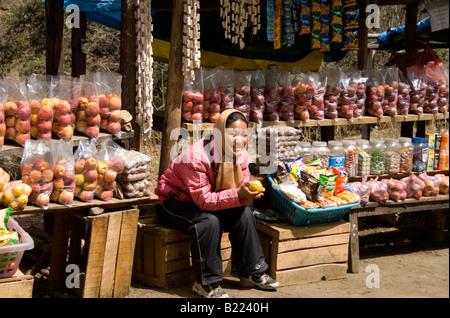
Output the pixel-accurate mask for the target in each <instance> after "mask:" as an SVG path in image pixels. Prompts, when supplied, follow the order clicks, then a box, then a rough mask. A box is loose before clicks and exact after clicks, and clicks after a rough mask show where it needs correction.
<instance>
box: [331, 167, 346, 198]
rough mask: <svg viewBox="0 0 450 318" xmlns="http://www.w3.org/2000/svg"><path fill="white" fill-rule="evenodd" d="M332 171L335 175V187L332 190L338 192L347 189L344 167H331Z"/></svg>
mask: <svg viewBox="0 0 450 318" xmlns="http://www.w3.org/2000/svg"><path fill="white" fill-rule="evenodd" d="M333 173H334V174H335V175H337V178H336V187H335V190H334V192H335V193H340V192H342V191H345V190H347V188H346V186H347V183H348V175H347V172H346V171H345V169H339V168H336V167H333Z"/></svg>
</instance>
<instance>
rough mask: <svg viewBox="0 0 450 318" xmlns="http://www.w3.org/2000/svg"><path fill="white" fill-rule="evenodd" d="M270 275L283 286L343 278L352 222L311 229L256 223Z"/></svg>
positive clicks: (319, 225) (286, 224) (333, 223)
mask: <svg viewBox="0 0 450 318" xmlns="http://www.w3.org/2000/svg"><path fill="white" fill-rule="evenodd" d="M257 228H258V232H259V237H260V240H261V245H262V247H263V251H264V256H265V258H266V261H267V263H268V264H269V275H270V276H272V277H273V278H275V279H277V280H278V281H279V282H280V285H282V286H288V285H297V284H302V283H308V282H316V281H320V280H323V279H325V280H331V279H340V278H344V277H345V275H346V273H347V267H348V252H349V241H350V223H348V222H344V221H337V222H330V223H324V224H317V225H310V226H295V225H292V224H290V223H276V224H269V223H266V222H263V221H260V220H257Z"/></svg>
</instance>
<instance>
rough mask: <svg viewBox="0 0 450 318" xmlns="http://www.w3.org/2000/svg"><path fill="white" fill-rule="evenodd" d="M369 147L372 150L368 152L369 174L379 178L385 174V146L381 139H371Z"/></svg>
mask: <svg viewBox="0 0 450 318" xmlns="http://www.w3.org/2000/svg"><path fill="white" fill-rule="evenodd" d="M370 147H371V148H372V150H371V152H370V174H372V175H376V176H379V175H381V174H384V173H386V168H385V163H384V160H385V157H386V156H385V150H386V146H385V145H384V141H383V140H381V139H371V140H370Z"/></svg>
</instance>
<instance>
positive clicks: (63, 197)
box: [50, 140, 75, 207]
mask: <svg viewBox="0 0 450 318" xmlns="http://www.w3.org/2000/svg"><path fill="white" fill-rule="evenodd" d="M53 162H54V163H55V164H54V166H53V190H52V194H51V195H50V200H51V201H53V202H57V203H60V204H64V205H65V206H69V207H70V206H72V203H73V198H74V193H75V168H74V165H75V158H74V155H73V142H72V140H68V141H64V140H59V141H58V142H56V143H54V144H53Z"/></svg>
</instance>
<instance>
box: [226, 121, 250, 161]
mask: <svg viewBox="0 0 450 318" xmlns="http://www.w3.org/2000/svg"><path fill="white" fill-rule="evenodd" d="M225 142H226V143H227V144H228V145H230V147H231V145H233V153H234V155H235V156H236V157H239V156H240V155H241V153H242V151H243V150H244V149H245V148H246V147H247V142H248V135H247V124H246V123H245V122H244V121H242V120H240V119H238V120H236V121H235V122H232V123H231V124H230V125H229V126H228V127H227V129H226V134H225Z"/></svg>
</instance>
